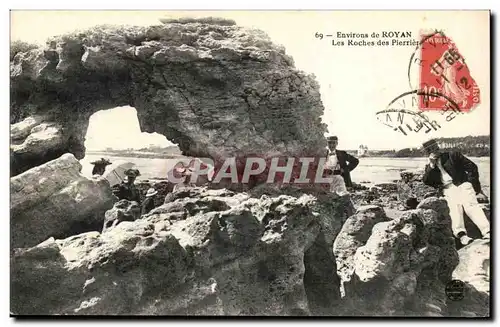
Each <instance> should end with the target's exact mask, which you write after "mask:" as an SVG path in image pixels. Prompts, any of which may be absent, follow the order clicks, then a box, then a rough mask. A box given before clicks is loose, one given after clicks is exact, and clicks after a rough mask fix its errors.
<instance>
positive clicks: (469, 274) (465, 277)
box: [448, 239, 491, 317]
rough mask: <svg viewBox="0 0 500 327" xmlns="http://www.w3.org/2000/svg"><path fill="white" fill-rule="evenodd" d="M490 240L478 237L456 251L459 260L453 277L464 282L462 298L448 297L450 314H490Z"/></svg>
mask: <svg viewBox="0 0 500 327" xmlns="http://www.w3.org/2000/svg"><path fill="white" fill-rule="evenodd" d="M490 252H491V250H490V240H482V239H478V240H475V241H474V242H472V243H471V244H469V245H467V246H465V247H463V248H461V249H460V250H459V251H458V255H459V258H460V262H459V264H458V266H457V267H456V268H455V270H454V271H453V279H454V280H459V281H461V282H462V283H464V286H465V287H464V291H463V292H464V294H463V298H462V299H459V300H458V301H457V300H455V301H453V299H449V301H448V306H449V307H450V311H451V315H453V316H459V317H460V316H461V317H464V316H465V317H489V316H490V311H489V308H490V262H491V259H490Z"/></svg>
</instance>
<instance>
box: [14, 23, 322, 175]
mask: <svg viewBox="0 0 500 327" xmlns="http://www.w3.org/2000/svg"><path fill="white" fill-rule="evenodd" d="M10 82H11V124H13V125H12V130H13V132H12V134H11V138H12V139H13V140H15V141H16V142H17V143H16V144H13V145H12V147H11V167H12V172H13V173H14V174H18V173H20V172H22V171H25V170H26V169H29V168H31V167H34V166H36V165H39V164H41V163H43V162H46V161H49V160H52V159H55V158H57V157H58V156H60V155H62V154H63V153H66V152H69V153H72V154H74V156H75V157H76V158H77V159H81V158H82V157H83V156H84V152H85V148H84V137H85V133H86V130H87V126H88V120H89V117H90V116H91V115H92V114H93V113H94V112H96V111H99V110H103V109H109V108H114V107H119V106H124V105H130V106H133V107H135V108H136V109H137V113H138V118H139V122H140V125H141V129H142V130H143V131H145V132H157V133H160V134H163V135H165V136H166V137H167V138H168V139H169V140H171V141H172V142H174V143H175V144H178V146H179V148H180V149H181V150H182V152H183V153H184V154H185V155H189V156H195V157H206V158H212V159H214V160H215V162H216V165H219V164H220V163H221V162H222V161H223V160H224V159H225V158H228V157H233V156H234V157H237V158H238V159H237V163H238V165H241V164H244V159H245V158H246V157H247V156H258V157H261V158H265V159H268V158H272V157H276V156H312V157H317V156H318V155H320V154H323V153H324V147H325V145H326V143H325V140H324V137H323V134H324V132H325V131H326V125H325V124H323V123H322V122H321V118H320V117H321V115H322V114H323V105H322V103H321V99H320V93H319V85H318V84H317V83H316V81H315V80H314V77H312V76H307V75H305V74H304V73H302V72H300V71H298V70H297V69H295V68H294V65H293V60H292V58H291V57H290V56H288V55H287V54H286V53H285V50H284V49H283V48H282V47H280V46H277V45H275V44H273V43H272V42H271V40H270V39H269V37H268V36H267V35H265V34H264V33H263V32H261V31H258V30H252V29H245V28H242V27H239V26H236V25H234V22H233V23H228V22H227V21H221V20H217V19H215V20H203V19H202V20H187V21H171V22H166V23H164V24H160V25H156V26H149V27H110V26H98V27H95V28H92V29H90V30H87V31H83V32H80V33H74V34H68V35H63V36H57V37H54V38H52V39H50V40H49V41H48V42H47V45H46V46H45V47H43V48H37V49H30V50H28V51H20V52H18V53H17V54H16V55H15V56H14V57H13V59H12V61H11V63H10ZM18 124H21V125H22V126H21V125H18ZM19 131H22V132H19ZM40 140H46V142H45V141H44V142H43V143H44V144H43V145H42V146H35V145H36V144H38V143H39V141H40Z"/></svg>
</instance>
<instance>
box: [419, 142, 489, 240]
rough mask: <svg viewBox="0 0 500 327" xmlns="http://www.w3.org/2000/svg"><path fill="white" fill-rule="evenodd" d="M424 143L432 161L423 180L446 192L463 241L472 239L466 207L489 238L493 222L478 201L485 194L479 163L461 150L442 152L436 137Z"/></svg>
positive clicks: (454, 227) (455, 229)
mask: <svg viewBox="0 0 500 327" xmlns="http://www.w3.org/2000/svg"><path fill="white" fill-rule="evenodd" d="M423 146H424V150H425V151H426V153H427V154H428V155H429V163H428V164H427V165H426V166H425V172H424V176H423V178H422V180H423V182H424V184H426V185H429V186H432V187H435V188H437V189H438V190H440V191H442V192H443V195H444V197H445V199H446V201H447V202H448V207H449V208H450V217H451V227H452V230H453V234H454V235H455V236H456V237H457V238H458V239H459V240H460V243H461V244H463V245H467V244H469V243H471V242H472V238H470V237H469V236H468V235H467V231H466V229H465V222H464V211H465V212H466V213H467V216H469V218H470V219H471V220H472V221H473V222H474V224H476V226H477V227H478V228H479V230H480V231H481V234H482V235H483V238H489V237H490V223H489V221H488V218H486V215H485V214H484V212H483V210H482V209H481V207H480V206H479V204H478V198H480V199H484V198H486V196H485V195H484V193H483V192H482V190H481V184H480V183H479V172H478V169H477V166H476V164H475V163H474V162H472V161H471V160H469V159H468V158H466V157H465V156H464V155H462V154H461V153H460V152H458V151H453V152H444V151H443V152H441V151H440V149H439V146H438V144H437V142H436V141H435V140H430V141H427V142H425V143H423Z"/></svg>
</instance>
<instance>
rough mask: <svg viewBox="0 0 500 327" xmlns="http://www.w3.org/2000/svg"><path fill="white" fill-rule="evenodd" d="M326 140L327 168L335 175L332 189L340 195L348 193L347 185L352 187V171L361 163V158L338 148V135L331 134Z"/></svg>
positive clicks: (329, 173)
mask: <svg viewBox="0 0 500 327" xmlns="http://www.w3.org/2000/svg"><path fill="white" fill-rule="evenodd" d="M326 140H327V143H328V148H329V151H328V157H327V161H326V167H325V168H326V169H325V170H326V172H327V174H328V175H329V176H331V175H333V176H332V177H333V182H332V184H331V186H330V191H331V192H337V193H338V194H340V195H342V194H345V193H348V191H347V188H346V187H349V188H351V187H352V181H351V171H352V170H354V168H356V166H357V165H358V164H359V160H358V159H357V158H355V157H354V156H352V155H350V154H349V153H347V152H345V151H342V150H337V145H338V137H337V136H329V137H327V139H326ZM337 176H338V177H337Z"/></svg>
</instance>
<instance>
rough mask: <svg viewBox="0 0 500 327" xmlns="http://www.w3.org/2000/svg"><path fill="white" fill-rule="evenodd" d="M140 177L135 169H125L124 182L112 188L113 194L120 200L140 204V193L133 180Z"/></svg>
mask: <svg viewBox="0 0 500 327" xmlns="http://www.w3.org/2000/svg"><path fill="white" fill-rule="evenodd" d="M140 175H141V174H140V172H139V170H137V169H127V170H126V171H125V179H124V181H123V182H122V183H121V184H117V185H115V186H114V187H113V194H114V195H115V196H116V197H118V199H120V200H123V199H125V200H128V201H135V202H137V203H138V204H141V196H140V192H139V190H138V189H137V187H136V186H135V184H134V182H135V179H136V178H137V176H140Z"/></svg>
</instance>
